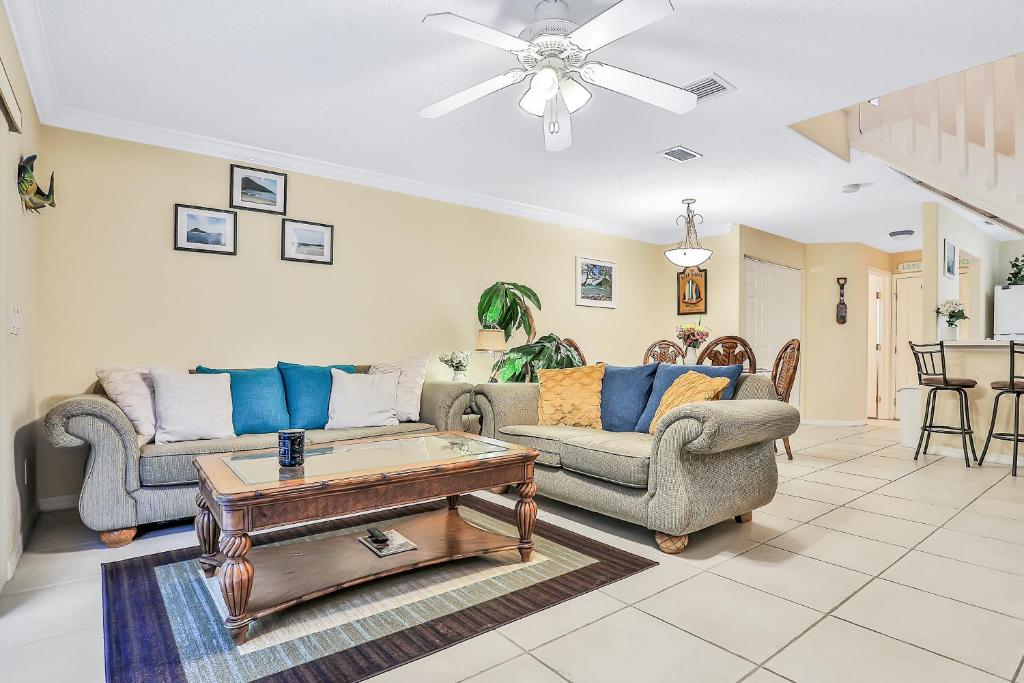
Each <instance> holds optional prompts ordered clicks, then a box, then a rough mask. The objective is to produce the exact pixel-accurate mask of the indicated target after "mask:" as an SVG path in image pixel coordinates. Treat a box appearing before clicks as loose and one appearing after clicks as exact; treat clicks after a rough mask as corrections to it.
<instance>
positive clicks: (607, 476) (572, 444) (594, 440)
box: [499, 425, 654, 488]
mask: <svg viewBox="0 0 1024 683" xmlns="http://www.w3.org/2000/svg"><path fill="white" fill-rule="evenodd" d="M499 432H500V433H501V438H503V439H507V440H509V441H512V442H513V443H519V444H522V445H524V446H530V447H531V448H536V449H537V450H538V451H540V452H541V455H540V456H539V457H538V458H537V462H538V463H540V464H541V465H547V466H549V467H555V466H560V467H562V468H563V469H566V470H569V471H571V472H575V473H577V474H585V475H587V476H590V477H594V478H596V479H603V480H605V481H609V482H612V483H615V484H620V485H622V486H630V487H634V488H647V477H648V473H649V472H650V456H651V447H652V444H653V443H654V437H653V436H651V435H650V434H642V433H639V432H605V431H601V430H599V429H590V428H589V427H565V426H561V425H551V426H543V425H509V426H507V427H505V428H503V429H501V430H499Z"/></svg>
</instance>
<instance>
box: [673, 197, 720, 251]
mask: <svg viewBox="0 0 1024 683" xmlns="http://www.w3.org/2000/svg"><path fill="white" fill-rule="evenodd" d="M696 201H697V200H696V199H684V200H683V206H685V207H686V213H684V214H683V215H681V216H678V217H677V218H676V225H681V223H680V221H685V223H686V234H684V235H683V239H682V240H680V242H679V244H677V245H676V248H675V249H669V250H668V251H666V252H665V258H667V259H668V260H669V261H671V262H672V263H674V264H676V265H677V266H679V267H681V268H689V267H691V266H699V265H700V264H702V263H704V262H705V261H707V260H708V259H709V258H711V250H710V249H705V248H704V247H702V246H700V240H698V239H697V225H698V224H700V223H703V222H704V217H703V216H701V215H700V214H699V213H694V212H693V204H694V202H696Z"/></svg>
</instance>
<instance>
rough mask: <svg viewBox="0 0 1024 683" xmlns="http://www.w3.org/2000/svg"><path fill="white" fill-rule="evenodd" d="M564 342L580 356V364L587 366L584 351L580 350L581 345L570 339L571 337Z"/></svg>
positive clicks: (564, 338)
mask: <svg viewBox="0 0 1024 683" xmlns="http://www.w3.org/2000/svg"><path fill="white" fill-rule="evenodd" d="M562 341H564V342H565V345H566V346H569V347H572V350H573V351H575V352H576V353H577V354H578V355H579V357H580V362H581V363H582V364H583V365H586V364H587V357H586V356H584V355H583V351H581V350H580V345H579V344H577V343H576V340H575V339H570V338H569V337H563V338H562Z"/></svg>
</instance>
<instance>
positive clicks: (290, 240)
mask: <svg viewBox="0 0 1024 683" xmlns="http://www.w3.org/2000/svg"><path fill="white" fill-rule="evenodd" d="M281 260H282V261H301V262H303V263H325V264H327V265H331V264H333V263H334V226H333V225H325V224H324V223H309V222H307V221H296V220H292V219H291V218H284V219H282V220H281Z"/></svg>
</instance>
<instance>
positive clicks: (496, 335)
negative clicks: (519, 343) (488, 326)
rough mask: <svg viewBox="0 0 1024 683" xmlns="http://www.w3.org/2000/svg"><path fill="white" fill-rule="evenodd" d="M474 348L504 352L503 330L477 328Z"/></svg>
mask: <svg viewBox="0 0 1024 683" xmlns="http://www.w3.org/2000/svg"><path fill="white" fill-rule="evenodd" d="M476 350H477V351H492V352H498V353H504V351H505V332H504V331H503V330H478V331H477V333H476Z"/></svg>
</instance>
